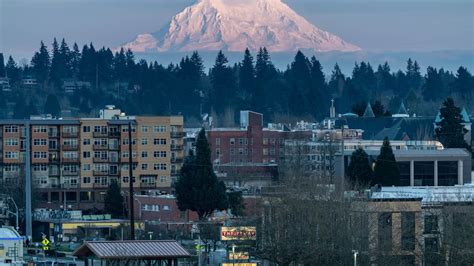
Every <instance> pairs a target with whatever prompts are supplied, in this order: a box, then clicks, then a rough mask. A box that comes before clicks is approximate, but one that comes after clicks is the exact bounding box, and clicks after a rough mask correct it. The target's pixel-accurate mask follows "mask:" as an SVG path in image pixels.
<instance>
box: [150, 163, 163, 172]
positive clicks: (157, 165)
mask: <svg viewBox="0 0 474 266" xmlns="http://www.w3.org/2000/svg"><path fill="white" fill-rule="evenodd" d="M153 169H154V170H160V171H164V170H166V164H165V163H155V164H154V165H153Z"/></svg>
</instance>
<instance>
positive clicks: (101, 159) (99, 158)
mask: <svg viewBox="0 0 474 266" xmlns="http://www.w3.org/2000/svg"><path fill="white" fill-rule="evenodd" d="M92 161H93V162H94V163H108V162H109V158H101V157H94V158H93V159H92Z"/></svg>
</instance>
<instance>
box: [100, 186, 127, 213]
mask: <svg viewBox="0 0 474 266" xmlns="http://www.w3.org/2000/svg"><path fill="white" fill-rule="evenodd" d="M104 212H105V213H107V214H110V215H111V216H112V218H115V219H117V218H123V217H124V197H123V196H122V191H121V190H120V186H119V184H118V182H117V180H115V179H112V181H111V182H110V185H109V188H108V189H107V192H106V194H105V198H104Z"/></svg>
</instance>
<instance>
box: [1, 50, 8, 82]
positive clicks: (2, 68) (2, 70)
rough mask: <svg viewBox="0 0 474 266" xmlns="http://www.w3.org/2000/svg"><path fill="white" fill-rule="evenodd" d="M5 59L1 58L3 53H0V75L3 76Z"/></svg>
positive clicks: (4, 73)
mask: <svg viewBox="0 0 474 266" xmlns="http://www.w3.org/2000/svg"><path fill="white" fill-rule="evenodd" d="M6 74H7V73H6V72H5V61H4V59H3V53H0V77H5V75H6Z"/></svg>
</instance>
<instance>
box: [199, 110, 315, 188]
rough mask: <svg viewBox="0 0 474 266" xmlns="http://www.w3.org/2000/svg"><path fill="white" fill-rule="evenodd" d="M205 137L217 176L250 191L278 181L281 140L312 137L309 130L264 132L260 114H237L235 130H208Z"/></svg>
mask: <svg viewBox="0 0 474 266" xmlns="http://www.w3.org/2000/svg"><path fill="white" fill-rule="evenodd" d="M207 133H208V139H209V145H210V148H211V159H212V162H213V163H214V168H215V170H216V171H217V172H218V174H219V176H220V177H221V178H223V179H224V180H225V181H226V182H227V183H231V184H233V185H238V186H252V187H260V186H261V185H262V184H266V183H271V181H272V180H274V179H276V178H277V177H278V171H277V166H278V162H279V161H280V159H281V157H282V156H283V154H284V143H285V140H289V139H301V140H303V139H308V140H309V139H310V138H311V137H312V132H311V130H302V131H292V130H289V129H287V128H285V127H279V128H264V127H263V116H262V114H259V113H256V112H252V111H241V112H240V127H238V128H212V129H210V130H209V131H208V132H207ZM249 169H251V171H249Z"/></svg>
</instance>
